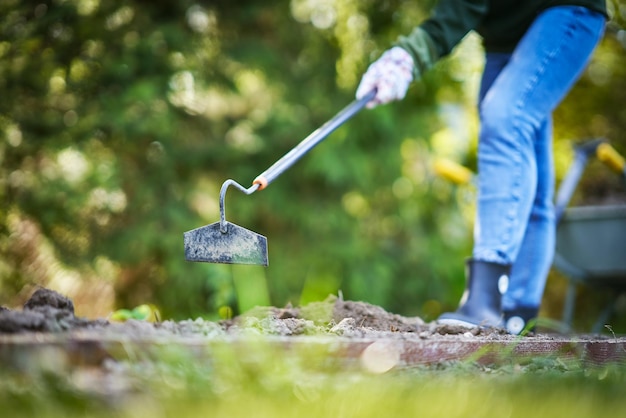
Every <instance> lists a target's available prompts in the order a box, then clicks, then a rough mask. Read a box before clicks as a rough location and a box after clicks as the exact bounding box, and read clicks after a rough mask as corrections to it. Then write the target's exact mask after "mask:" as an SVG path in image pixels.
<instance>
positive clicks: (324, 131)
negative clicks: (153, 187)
mask: <svg viewBox="0 0 626 418" xmlns="http://www.w3.org/2000/svg"><path fill="white" fill-rule="evenodd" d="M375 95H376V91H375V90H373V91H371V92H370V93H368V94H367V95H366V96H365V97H363V98H361V99H359V100H355V101H354V102H352V103H351V104H349V105H348V106H346V107H345V108H344V109H343V110H341V111H340V112H339V113H338V114H337V115H336V116H334V117H333V118H332V119H331V120H329V121H328V122H326V123H325V124H324V125H322V126H321V127H320V128H318V129H317V130H316V131H314V132H313V133H311V134H310V135H309V136H308V137H306V138H305V139H303V140H302V141H301V142H300V143H299V144H298V145H297V146H296V147H295V148H293V149H292V150H291V151H289V152H288V153H287V154H285V155H284V156H283V157H282V158H281V159H280V160H278V161H276V162H275V163H274V164H273V165H272V166H271V167H270V168H268V169H267V170H265V171H264V172H263V173H262V174H260V175H259V176H258V177H257V178H256V179H255V180H254V181H253V182H252V186H250V187H248V188H246V187H244V186H242V185H241V184H239V183H237V182H236V181H234V180H226V181H225V182H224V184H222V188H221V190H220V220H219V222H215V223H212V224H210V225H207V226H203V227H201V228H196V229H193V230H191V231H187V232H185V233H184V234H183V235H184V242H185V259H186V260H187V261H204V262H209V263H227V264H258V265H263V266H267V265H268V259H267V238H265V237H264V236H263V235H259V234H257V233H255V232H252V231H250V230H248V229H245V228H242V227H240V226H237V225H235V224H232V223H230V222H228V221H227V220H226V215H225V208H224V199H225V197H226V191H227V190H228V187H229V186H234V187H235V188H237V189H239V190H240V191H241V192H243V193H245V194H246V195H250V194H252V193H254V192H255V191H257V190H263V189H264V188H266V187H267V186H268V185H269V184H270V183H271V182H272V181H274V180H275V179H276V178H277V177H278V176H280V175H281V174H282V173H283V172H284V171H285V170H287V169H288V168H289V167H291V166H292V165H293V164H294V163H295V162H296V161H297V160H298V159H300V157H302V156H303V155H304V154H306V153H307V152H309V151H310V150H311V149H312V148H313V147H315V146H316V145H317V144H319V143H320V142H321V141H322V140H323V139H325V138H326V137H327V136H328V135H330V134H331V133H332V132H333V131H334V130H335V129H337V128H338V127H339V126H341V125H342V124H343V123H344V122H346V121H347V120H348V119H350V118H351V117H352V116H354V115H355V114H356V113H357V112H359V111H360V110H361V109H362V108H363V107H364V106H365V105H366V104H367V103H368V102H369V101H370V100H372V99H373V98H374V96H375Z"/></svg>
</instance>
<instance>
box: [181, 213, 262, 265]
mask: <svg viewBox="0 0 626 418" xmlns="http://www.w3.org/2000/svg"><path fill="white" fill-rule="evenodd" d="M183 235H184V239H185V259H186V260H187V261H205V262H209V263H226V264H258V265H262V266H267V265H268V261H267V238H265V237H264V236H263V235H259V234H257V233H255V232H252V231H250V230H248V229H245V228H242V227H240V226H237V225H235V224H232V223H230V222H226V232H222V231H221V228H220V222H215V223H213V224H210V225H207V226H203V227H201V228H196V229H193V230H191V231H187V232H185V233H184V234H183Z"/></svg>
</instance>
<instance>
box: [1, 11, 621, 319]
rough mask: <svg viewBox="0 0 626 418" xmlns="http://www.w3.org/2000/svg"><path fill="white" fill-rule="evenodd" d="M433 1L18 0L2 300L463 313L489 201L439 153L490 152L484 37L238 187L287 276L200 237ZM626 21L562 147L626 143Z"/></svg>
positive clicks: (588, 78) (242, 221)
mask: <svg viewBox="0 0 626 418" xmlns="http://www.w3.org/2000/svg"><path fill="white" fill-rule="evenodd" d="M432 3H433V2H425V3H417V2H400V1H389V2H369V1H367V2H357V1H348V0H329V1H327V2H320V3H319V4H318V3H315V2H306V1H301V0H291V1H281V2H271V3H268V2H262V1H257V0H248V1H245V2H226V1H216V2H206V3H196V2H193V1H188V0H182V1H177V2H166V1H151V2H145V1H139V0H133V1H128V2H124V3H123V4H119V3H117V2H104V1H98V0H91V1H87V0H55V1H47V2H42V1H14V0H4V1H0V14H1V15H2V16H3V19H2V20H1V21H0V34H2V36H0V92H1V93H2V97H3V100H2V101H0V132H2V141H1V142H0V161H1V162H2V163H1V165H0V179H1V182H0V198H1V199H2V200H3V205H2V206H1V207H0V230H1V234H0V295H2V296H0V302H2V303H12V300H11V299H10V298H11V296H12V295H16V294H18V293H19V292H20V291H23V289H24V288H25V286H26V287H28V286H32V285H35V284H40V285H56V286H61V284H63V286H61V287H64V289H70V290H71V289H76V288H79V287H80V285H81V283H93V281H94V280H95V281H98V282H105V283H109V284H110V286H111V287H112V288H113V289H114V291H115V303H116V305H117V306H137V305H141V304H144V303H147V302H150V303H154V304H155V305H157V306H158V307H159V310H160V311H161V312H162V313H163V316H164V317H166V318H167V317H175V318H182V317H189V316H194V317H195V316H197V315H204V316H212V317H215V316H216V315H217V312H218V310H219V309H220V308H224V309H223V311H228V312H232V310H234V311H235V313H236V312H237V311H238V309H239V308H242V307H244V306H245V307H248V306H250V305H253V304H254V303H258V304H265V303H272V304H277V305H284V304H286V303H288V302H294V303H297V302H300V301H301V300H302V301H304V302H308V301H312V300H321V299H324V298H325V297H326V296H327V295H328V294H329V293H334V294H336V293H337V291H339V290H341V291H342V292H343V293H344V296H345V297H346V298H347V299H363V300H366V301H368V302H371V303H378V304H381V305H383V306H384V307H385V308H386V309H388V310H391V311H395V312H398V313H402V314H407V315H424V316H425V317H426V318H427V319H432V318H433V317H435V316H436V315H438V313H440V312H441V311H442V310H445V309H450V308H453V307H454V305H455V304H456V302H457V300H458V297H459V295H460V293H461V290H462V286H463V258H464V257H465V256H467V255H468V254H469V250H470V248H471V242H470V238H471V233H470V231H471V223H470V221H469V219H471V216H468V210H471V208H469V207H468V205H467V204H466V203H464V202H463V201H462V199H461V200H459V198H458V197H459V196H460V194H459V193H457V191H456V190H455V189H454V188H453V187H452V186H450V185H447V184H445V182H441V181H438V179H436V178H435V177H434V174H433V173H432V171H431V170H430V162H431V159H432V157H433V156H437V155H445V156H448V157H453V158H455V159H457V160H459V161H461V162H464V163H469V164H470V165H471V163H472V161H473V149H474V143H475V131H476V127H475V115H474V110H473V97H474V95H475V89H474V88H473V87H475V85H476V80H477V75H478V73H479V71H480V52H481V51H480V47H479V46H478V43H477V41H476V39H474V38H471V39H468V40H467V41H466V42H465V43H464V44H463V45H462V47H461V48H459V50H458V51H457V52H456V53H455V55H454V56H453V57H451V58H449V59H446V60H444V61H443V62H441V63H440V65H439V66H438V67H437V68H436V69H435V70H434V71H432V72H431V73H430V74H428V75H426V76H425V77H424V79H423V80H422V81H421V82H419V83H417V84H416V85H415V86H413V88H412V89H411V90H410V93H409V96H408V97H407V99H406V100H405V101H403V102H401V103H395V104H391V105H388V106H385V107H381V108H377V109H375V110H372V111H364V112H363V113H361V114H359V115H357V116H355V118H354V119H353V120H351V121H349V122H348V123H347V124H346V125H345V126H343V127H341V128H340V129H339V130H337V131H336V132H335V133H333V135H332V136H331V137H329V138H328V139H327V140H326V141H325V142H324V143H323V144H322V145H320V146H319V147H318V148H316V149H315V150H314V151H313V152H311V154H310V155H308V156H306V157H305V158H303V159H302V161H300V162H298V163H297V164H296V165H295V166H294V167H292V168H291V170H290V172H289V173H288V174H285V175H284V176H283V177H281V178H279V179H277V180H276V182H275V183H273V184H272V185H271V186H270V187H268V189H267V190H264V191H263V192H260V193H255V194H254V195H252V196H244V195H242V194H240V193H238V192H236V191H232V192H229V194H228V196H227V217H228V219H229V220H231V221H232V222H234V223H237V224H238V225H242V226H244V227H246V228H249V229H251V230H253V231H255V232H258V233H261V234H264V235H266V236H267V237H268V241H269V255H270V267H269V268H267V269H265V270H263V269H261V270H259V271H258V272H257V271H255V272H253V273H251V272H249V271H245V270H243V271H242V270H237V269H233V268H231V267H230V266H222V265H207V264H191V263H187V262H185V261H184V257H183V248H182V233H183V232H184V231H186V230H189V229H193V228H196V227H199V226H202V225H205V224H209V223H213V222H215V221H216V220H217V219H218V218H219V210H218V193H219V187H220V185H221V183H222V182H223V181H224V180H226V179H227V178H233V179H235V180H237V181H239V182H240V183H242V184H247V183H249V182H250V181H251V180H252V179H254V178H255V177H256V175H258V174H259V173H260V172H262V171H263V170H264V169H265V168H267V167H269V166H270V165H271V164H272V163H273V162H274V161H276V160H277V159H278V158H279V157H280V156H282V155H283V154H284V153H286V152H287V151H289V150H290V149H291V148H292V147H293V146H295V145H296V144H297V143H298V142H299V141H300V140H301V139H302V138H304V137H306V136H307V135H308V134H309V133H311V132H312V131H313V130H315V129H316V128H317V127H319V126H320V125H321V124H323V123H324V122H325V121H326V120H328V119H329V118H330V117H332V116H333V115H334V114H335V113H336V112H338V111H339V110H340V109H341V108H342V107H344V106H345V105H347V104H348V103H349V102H350V101H351V100H352V99H353V94H354V90H355V88H356V84H357V83H358V80H359V78H360V75H361V74H362V72H363V71H364V70H365V68H366V66H367V65H368V64H369V62H370V61H371V60H372V59H374V58H376V57H377V56H378V55H379V54H380V53H381V52H382V51H383V50H384V49H386V48H387V47H388V46H389V45H390V43H391V42H392V41H393V40H394V39H395V38H396V37H397V36H398V35H399V34H401V33H406V32H408V31H409V30H410V29H411V28H412V26H413V25H414V24H415V23H417V22H418V21H419V20H420V19H422V18H423V17H424V16H426V15H427V13H428V10H429V8H430V7H431V6H432ZM616 4H618V5H619V4H621V3H616ZM622 9H623V6H622ZM622 9H616V11H617V12H618V13H616V15H615V17H614V20H613V22H614V23H612V24H613V25H614V26H612V27H617V28H619V27H620V26H619V25H622V22H623V16H622V15H620V14H619V13H623V12H622ZM615 25H617V26H615ZM616 30H617V29H614V30H612V32H611V33H610V34H609V35H607V40H606V41H605V42H604V43H603V45H602V46H601V48H600V49H599V51H598V54H597V55H596V57H595V58H594V62H593V63H592V65H591V67H590V71H589V72H588V73H587V74H586V75H585V76H584V77H583V80H582V81H581V83H580V85H579V87H577V89H576V90H575V91H574V92H573V93H572V98H571V99H568V100H567V102H566V104H565V105H564V106H563V108H562V109H560V110H559V112H558V113H557V139H559V140H564V139H565V140H572V139H577V138H581V137H586V136H598V135H606V136H608V137H610V138H611V139H612V140H614V145H615V146H616V148H618V149H619V150H620V151H622V152H623V151H624V142H623V141H624V139H623V136H621V135H620V133H621V131H622V128H623V126H624V125H625V124H626V120H625V119H624V112H623V111H622V110H620V109H621V103H623V94H624V91H626V88H624V87H626V86H624V83H625V80H626V77H624V74H623V71H624V68H626V66H625V65H624V54H623V52H624V49H623V48H624V47H623V44H620V43H619V41H618V40H617V37H616V36H615V33H617V32H616ZM581 114H584V115H595V116H589V117H584V118H583V117H580V115H581ZM588 120H591V122H592V123H589V121H588ZM455 126H456V127H455ZM431 138H432V139H431ZM434 138H437V140H436V141H435V140H434ZM561 175H562V173H561ZM248 275H250V276H251V277H253V278H254V286H251V288H252V289H257V290H254V291H253V290H249V291H247V292H246V284H245V283H246V277H247V276H248ZM68 291H69V290H68ZM255 294H258V295H260V296H259V297H258V298H257V299H255V296H254V295H255ZM242 295H244V296H243V297H244V298H245V301H244V302H242V301H241V300H239V301H238V299H241V297H242ZM238 302H239V303H238ZM241 303H243V306H240V305H241ZM226 308H228V309H226ZM79 309H80V307H79ZM85 309H88V307H85Z"/></svg>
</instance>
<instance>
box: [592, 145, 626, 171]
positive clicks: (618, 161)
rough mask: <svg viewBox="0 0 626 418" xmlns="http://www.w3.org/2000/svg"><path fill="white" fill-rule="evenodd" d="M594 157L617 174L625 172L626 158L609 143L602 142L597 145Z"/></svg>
mask: <svg viewBox="0 0 626 418" xmlns="http://www.w3.org/2000/svg"><path fill="white" fill-rule="evenodd" d="M596 157H598V160H600V161H602V162H603V163H604V164H606V165H607V166H608V167H610V168H611V169H612V170H615V171H617V172H618V173H619V174H622V173H625V174H626V160H624V157H622V156H621V155H620V153H619V152H617V151H616V150H615V148H613V147H612V146H611V145H610V144H608V143H606V142H603V143H601V144H600V145H598V148H597V149H596Z"/></svg>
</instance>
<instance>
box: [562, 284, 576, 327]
mask: <svg viewBox="0 0 626 418" xmlns="http://www.w3.org/2000/svg"><path fill="white" fill-rule="evenodd" d="M576 287H577V286H576V282H574V281H573V280H571V279H570V280H568V285H567V292H566V293H565V304H564V305H563V322H564V323H565V324H566V325H567V327H568V328H571V327H572V322H573V319H574V307H575V305H576Z"/></svg>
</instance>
